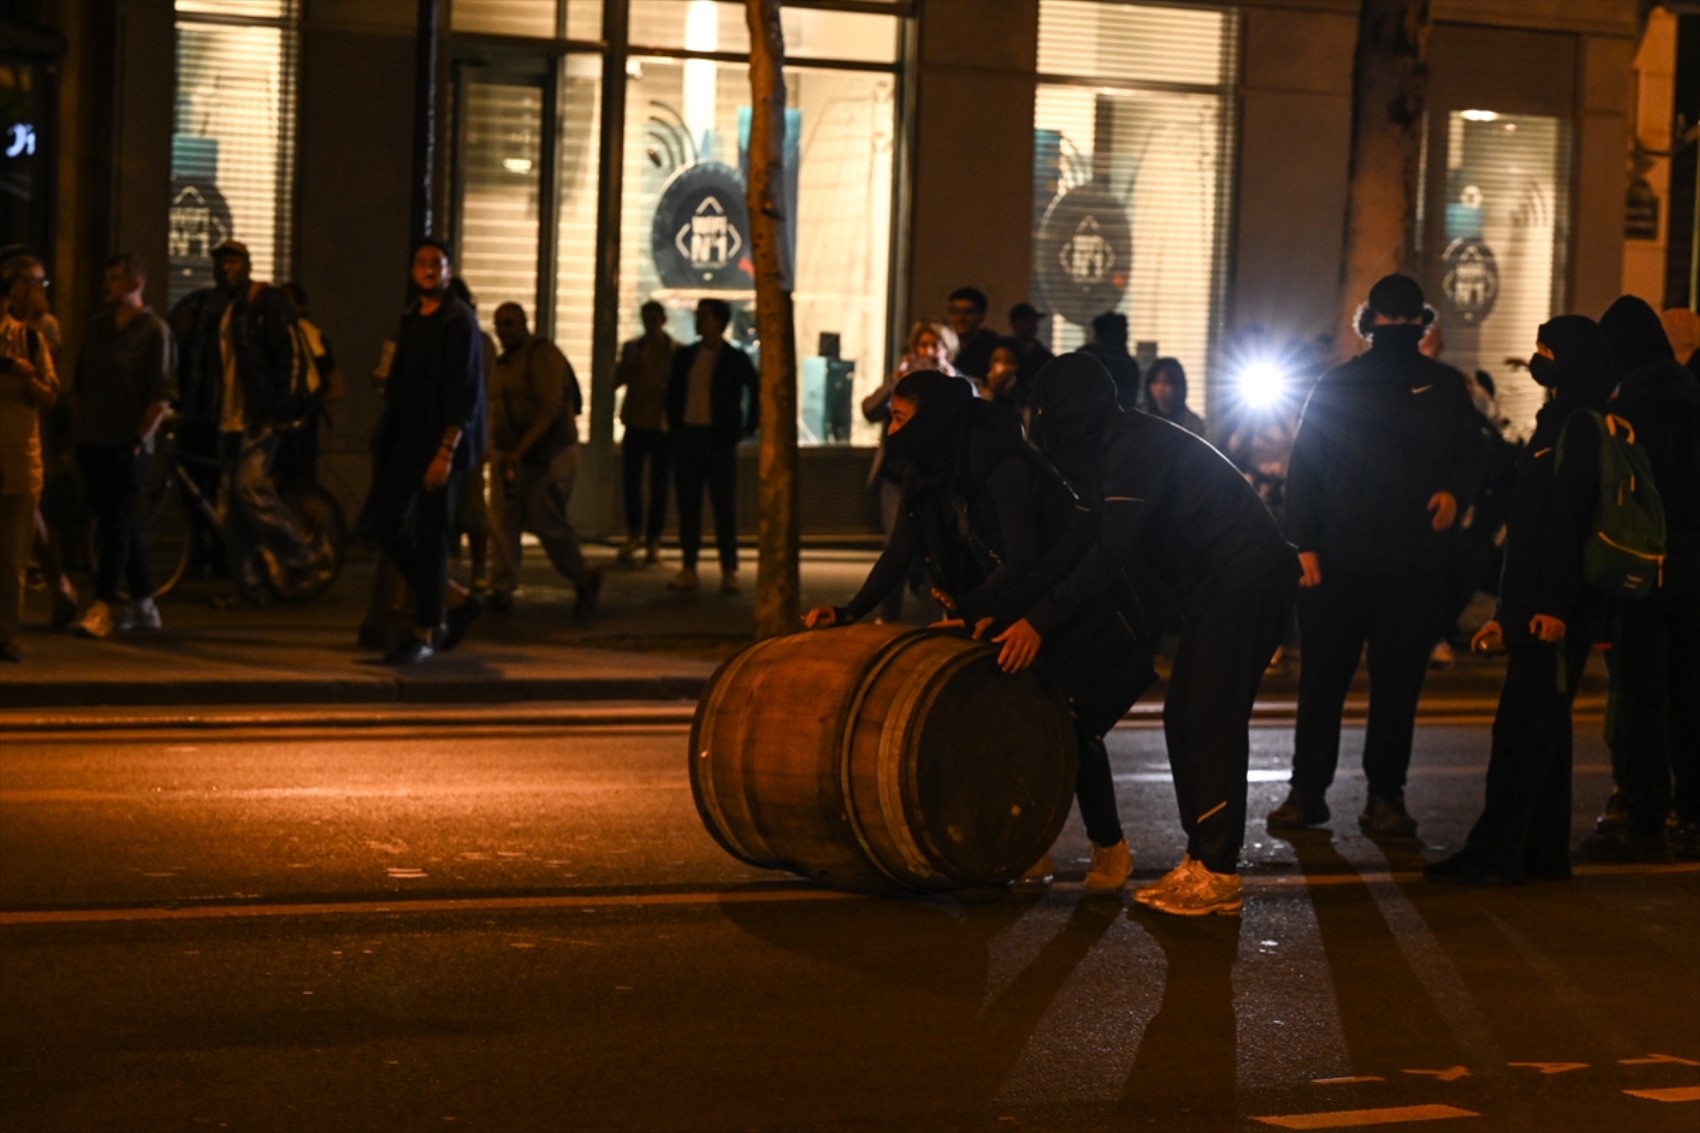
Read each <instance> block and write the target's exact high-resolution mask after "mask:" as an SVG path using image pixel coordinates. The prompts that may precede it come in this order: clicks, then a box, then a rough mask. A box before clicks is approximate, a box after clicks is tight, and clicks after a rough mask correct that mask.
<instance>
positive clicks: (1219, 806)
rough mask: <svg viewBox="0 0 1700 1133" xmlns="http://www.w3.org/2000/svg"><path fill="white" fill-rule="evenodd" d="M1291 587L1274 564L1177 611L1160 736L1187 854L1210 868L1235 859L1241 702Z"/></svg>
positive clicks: (1269, 649)
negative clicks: (1273, 570)
mask: <svg viewBox="0 0 1700 1133" xmlns="http://www.w3.org/2000/svg"><path fill="white" fill-rule="evenodd" d="M1297 588H1298V579H1297V577H1296V573H1295V574H1289V573H1288V572H1287V570H1286V568H1283V569H1282V570H1281V571H1280V573H1278V574H1275V575H1271V576H1268V577H1266V578H1263V579H1261V580H1258V581H1255V582H1253V583H1252V584H1250V585H1246V586H1241V587H1235V588H1233V589H1232V590H1228V591H1226V592H1224V593H1222V594H1219V595H1216V596H1214V597H1212V598H1210V599H1209V600H1205V601H1200V602H1198V603H1197V610H1196V611H1195V612H1189V613H1187V614H1185V615H1184V616H1183V617H1182V618H1181V632H1180V642H1179V644H1178V646H1177V647H1176V649H1175V660H1174V665H1173V667H1172V668H1171V669H1170V671H1169V694H1168V697H1167V698H1166V699H1165V700H1164V702H1163V737H1164V739H1165V740H1166V741H1167V742H1168V746H1169V768H1170V771H1171V773H1172V774H1173V775H1174V779H1175V801H1176V802H1177V803H1178V805H1179V807H1180V812H1181V827H1182V828H1183V829H1184V830H1185V831H1186V836H1187V847H1186V850H1187V853H1188V854H1189V855H1191V856H1192V857H1193V858H1194V859H1196V860H1197V861H1200V862H1202V863H1204V866H1205V868H1207V869H1209V870H1211V871H1212V872H1214V873H1233V872H1235V871H1236V870H1237V869H1238V868H1239V857H1240V848H1241V846H1243V845H1244V844H1245V808H1246V777H1247V774H1248V770H1249V767H1250V763H1251V736H1250V726H1251V710H1252V707H1253V705H1254V704H1255V703H1256V701H1257V689H1258V686H1259V685H1261V684H1262V683H1263V671H1264V669H1266V668H1267V667H1268V665H1269V658H1270V656H1271V655H1272V654H1273V653H1274V652H1275V646H1276V645H1277V644H1279V643H1280V641H1281V634H1282V632H1283V631H1284V630H1285V629H1286V625H1287V619H1288V617H1289V616H1290V615H1291V613H1292V608H1293V592H1294V591H1295V590H1296V589H1297ZM1425 656H1426V647H1425Z"/></svg>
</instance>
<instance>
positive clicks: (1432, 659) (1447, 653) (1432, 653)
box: [1428, 641, 1458, 669]
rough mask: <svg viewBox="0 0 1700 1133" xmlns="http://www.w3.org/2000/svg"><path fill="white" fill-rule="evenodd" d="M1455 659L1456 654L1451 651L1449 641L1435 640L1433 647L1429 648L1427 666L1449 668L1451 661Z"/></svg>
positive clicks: (1456, 657) (1456, 658)
mask: <svg viewBox="0 0 1700 1133" xmlns="http://www.w3.org/2000/svg"><path fill="white" fill-rule="evenodd" d="M1456 660H1458V656H1457V654H1455V653H1453V652H1452V643H1451V642H1450V641H1437V642H1435V643H1434V648H1433V649H1431V650H1429V654H1428V667H1429V668H1431V669H1450V668H1451V667H1452V663H1453V662H1454V661H1456Z"/></svg>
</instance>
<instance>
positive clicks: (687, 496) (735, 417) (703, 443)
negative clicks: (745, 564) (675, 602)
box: [667, 299, 760, 594]
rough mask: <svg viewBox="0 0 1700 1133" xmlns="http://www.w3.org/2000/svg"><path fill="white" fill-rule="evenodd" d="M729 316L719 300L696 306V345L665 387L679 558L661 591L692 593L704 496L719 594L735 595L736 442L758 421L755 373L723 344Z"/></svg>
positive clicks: (678, 356)
mask: <svg viewBox="0 0 1700 1133" xmlns="http://www.w3.org/2000/svg"><path fill="white" fill-rule="evenodd" d="M731 323H732V308H731V307H729V306H727V305H726V303H725V302H724V301H722V300H719V299H704V300H702V302H700V303H698V304H697V334H698V335H699V336H700V337H699V338H698V340H697V341H696V342H694V343H692V344H691V345H689V346H685V347H681V348H680V349H678V350H676V351H674V353H673V369H672V371H671V373H670V374H669V376H668V379H667V427H668V430H669V431H670V432H671V433H672V436H673V484H674V487H675V490H676V491H677V492H678V502H679V553H680V555H681V557H682V558H683V560H684V562H683V564H682V565H681V566H680V568H679V573H678V574H676V575H674V576H673V577H672V579H670V580H669V581H668V583H667V586H668V588H669V589H671V590H695V589H696V588H697V552H698V550H699V549H700V548H701V547H702V493H703V488H704V486H705V485H706V486H707V488H708V499H709V503H710V504H711V505H712V506H713V508H714V539H715V542H716V543H717V544H718V545H719V547H720V589H721V591H722V592H723V593H727V594H735V593H737V591H738V517H737V515H736V513H735V512H734V510H733V508H734V505H735V503H736V501H737V495H738V442H739V441H740V440H742V439H743V438H744V437H747V436H749V435H750V434H752V433H754V432H755V431H756V423H757V421H758V420H760V416H759V409H758V407H759V402H758V400H757V381H756V369H755V367H754V366H753V365H751V364H750V356H749V355H748V354H745V353H744V352H743V351H742V350H739V349H738V348H737V347H736V346H733V345H732V344H731V343H729V342H727V341H726V339H725V334H726V328H727V327H728V326H730V325H731Z"/></svg>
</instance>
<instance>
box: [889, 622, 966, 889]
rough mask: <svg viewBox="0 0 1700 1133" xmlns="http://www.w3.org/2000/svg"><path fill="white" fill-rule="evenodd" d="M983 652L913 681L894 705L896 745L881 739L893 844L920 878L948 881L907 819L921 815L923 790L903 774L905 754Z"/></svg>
mask: <svg viewBox="0 0 1700 1133" xmlns="http://www.w3.org/2000/svg"><path fill="white" fill-rule="evenodd" d="M981 653H983V650H971V651H969V652H965V653H958V654H957V655H955V656H954V657H951V658H949V659H947V661H946V662H945V664H943V665H942V666H940V667H939V668H938V669H937V670H936V671H934V672H933V673H931V674H929V675H928V678H927V679H926V680H924V681H914V682H911V684H910V685H909V686H908V687H907V688H905V689H904V691H903V692H902V693H901V694H900V695H899V697H898V699H897V700H896V701H894V702H893V705H892V707H893V710H894V711H893V717H894V718H895V719H897V720H900V721H902V724H903V726H902V728H901V729H900V731H899V734H898V736H897V742H896V743H887V742H885V740H886V737H887V735H889V732H886V733H882V735H881V737H880V739H881V743H880V746H879V765H878V768H877V771H876V775H877V781H878V783H879V794H880V805H881V806H882V807H884V808H885V810H886V811H887V813H889V814H891V815H893V816H895V818H896V819H897V821H894V822H888V823H887V826H888V827H889V828H890V830H891V832H892V841H893V842H894V843H896V845H897V848H898V849H899V851H901V852H902V854H903V856H904V858H905V860H906V864H908V865H910V866H911V868H915V867H916V866H919V867H921V868H916V869H915V872H916V873H917V874H918V875H923V876H924V875H925V874H931V875H932V876H934V877H936V878H938V879H939V880H941V881H944V880H947V879H948V878H949V875H948V874H947V873H945V871H944V870H942V869H941V868H939V865H938V863H937V861H936V860H935V859H934V857H933V855H931V854H929V853H927V850H926V847H924V846H923V845H922V844H921V843H920V842H918V841H916V840H915V838H914V836H913V835H912V834H911V833H910V829H909V822H908V816H909V814H910V813H911V812H913V813H916V814H919V813H920V812H921V797H920V787H919V784H918V783H917V782H916V778H915V775H913V774H908V775H906V774H904V770H905V766H906V764H905V761H904V759H903V753H904V751H905V750H907V749H908V748H909V747H910V741H911V738H913V739H914V740H915V741H916V742H917V743H918V742H919V739H920V735H919V732H920V729H921V728H922V727H923V726H924V722H925V721H926V720H927V719H928V716H929V713H930V711H931V708H932V705H933V704H934V702H936V701H937V700H938V698H939V696H940V694H941V693H942V692H943V691H944V689H945V688H946V687H947V686H948V685H949V684H950V681H951V678H952V677H954V676H956V674H957V673H959V672H961V671H962V670H963V669H965V668H967V667H968V666H969V665H971V664H973V663H974V662H975V661H977V660H979V659H980V654H981ZM900 705H901V706H903V707H904V708H905V709H909V708H910V706H914V707H913V709H912V710H908V711H896V709H897V708H898V707H899V706H900ZM919 766H920V759H919V758H917V759H915V760H914V761H913V763H912V765H911V766H909V770H910V771H911V772H913V771H917V770H918V769H919Z"/></svg>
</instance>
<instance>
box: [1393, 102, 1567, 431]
mask: <svg viewBox="0 0 1700 1133" xmlns="http://www.w3.org/2000/svg"><path fill="white" fill-rule="evenodd" d="M1444 144H1445V154H1444V165H1443V166H1442V168H1444V170H1445V183H1444V193H1445V197H1444V202H1443V203H1444V209H1443V211H1442V213H1441V215H1440V216H1438V217H1436V218H1434V219H1436V220H1438V221H1439V222H1440V225H1439V227H1440V228H1441V232H1440V237H1439V239H1436V240H1425V248H1424V251H1425V255H1426V257H1427V258H1428V263H1427V265H1426V271H1425V275H1426V277H1427V279H1428V280H1429V281H1430V283H1431V284H1438V288H1439V299H1438V301H1437V302H1436V303H1435V306H1436V308H1437V309H1438V313H1439V315H1440V327H1441V332H1442V334H1443V335H1444V336H1445V348H1446V352H1445V360H1446V361H1447V362H1448V363H1449V364H1450V365H1453V366H1456V367H1458V368H1459V369H1461V370H1465V371H1466V372H1474V371H1476V370H1485V371H1487V372H1488V373H1489V374H1491V375H1492V377H1493V379H1494V382H1495V386H1496V390H1497V394H1498V401H1499V408H1500V412H1501V413H1502V414H1503V415H1504V416H1505V417H1507V418H1509V419H1510V421H1511V424H1512V428H1513V430H1514V431H1516V432H1519V433H1527V432H1528V431H1529V430H1530V429H1532V428H1533V426H1534V419H1535V413H1536V412H1537V411H1538V410H1539V409H1540V407H1541V405H1542V403H1543V401H1544V399H1545V391H1544V390H1543V389H1542V388H1541V387H1540V386H1539V385H1537V384H1536V383H1535V382H1534V381H1533V380H1532V379H1531V378H1530V377H1529V375H1528V372H1527V371H1526V370H1523V369H1516V368H1512V367H1509V366H1507V365H1506V359H1508V358H1527V357H1528V356H1529V355H1530V354H1531V353H1533V351H1534V345H1535V333H1536V331H1537V330H1538V329H1539V328H1540V325H1541V324H1542V323H1544V322H1546V321H1547V319H1549V318H1551V317H1552V313H1553V312H1554V311H1562V310H1564V291H1563V287H1564V271H1565V263H1564V250H1565V244H1566V241H1567V239H1568V229H1569V216H1570V204H1569V184H1568V177H1566V176H1565V174H1564V171H1565V170H1567V169H1568V168H1569V160H1570V159H1569V144H1568V138H1567V131H1566V130H1565V128H1564V124H1563V122H1562V121H1561V120H1560V119H1558V118H1551V117H1543V116H1539V115H1532V114H1500V113H1497V112H1495V111H1492V110H1481V109H1468V110H1452V111H1449V112H1448V113H1447V117H1446V136H1445V143H1444ZM1433 156H1434V155H1431V159H1432V158H1433Z"/></svg>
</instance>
